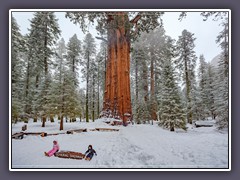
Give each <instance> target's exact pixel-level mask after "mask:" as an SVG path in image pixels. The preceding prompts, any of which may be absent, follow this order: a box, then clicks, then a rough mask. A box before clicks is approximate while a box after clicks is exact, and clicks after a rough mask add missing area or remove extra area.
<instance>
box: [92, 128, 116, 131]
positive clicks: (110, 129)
mask: <svg viewBox="0 0 240 180" xmlns="http://www.w3.org/2000/svg"><path fill="white" fill-rule="evenodd" d="M95 129H96V130H97V131H119V129H112V128H95Z"/></svg>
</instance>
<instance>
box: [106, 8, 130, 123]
mask: <svg viewBox="0 0 240 180" xmlns="http://www.w3.org/2000/svg"><path fill="white" fill-rule="evenodd" d="M128 23H129V19H128V16H127V14H126V12H118V16H117V17H115V18H113V17H112V16H111V15H109V17H108V24H109V27H110V28H109V29H108V57H107V58H108V60H107V70H106V84H105V93H104V104H103V115H104V116H107V117H113V118H119V119H122V120H123V124H126V121H127V120H128V119H129V118H130V117H131V115H132V107H131V96H130V75H129V73H130V72H129V71H130V39H129V29H128V28H127V27H128V26H127V25H128Z"/></svg>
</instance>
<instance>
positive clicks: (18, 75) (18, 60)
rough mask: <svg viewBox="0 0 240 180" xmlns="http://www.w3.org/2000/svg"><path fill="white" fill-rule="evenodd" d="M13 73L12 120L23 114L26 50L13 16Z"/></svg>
mask: <svg viewBox="0 0 240 180" xmlns="http://www.w3.org/2000/svg"><path fill="white" fill-rule="evenodd" d="M11 38H12V44H11V68H12V69H11V74H12V92H11V94H12V120H14V121H15V122H16V121H17V120H18V117H19V115H20V114H23V112H24V107H23V90H24V89H23V88H24V79H23V78H24V74H23V72H24V69H25V64H24V60H23V55H24V54H23V53H24V52H25V51H26V46H25V40H24V37H23V36H22V35H21V33H20V29H19V26H18V24H17V22H16V19H15V18H14V17H13V16H12V17H11Z"/></svg>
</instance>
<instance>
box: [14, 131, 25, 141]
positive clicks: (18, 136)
mask: <svg viewBox="0 0 240 180" xmlns="http://www.w3.org/2000/svg"><path fill="white" fill-rule="evenodd" d="M23 135H24V133H23V132H20V133H15V134H13V135H12V138H13V139H23Z"/></svg>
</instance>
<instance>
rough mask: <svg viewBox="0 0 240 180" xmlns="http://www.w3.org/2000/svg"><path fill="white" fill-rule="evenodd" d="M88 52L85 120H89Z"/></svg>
mask: <svg viewBox="0 0 240 180" xmlns="http://www.w3.org/2000/svg"><path fill="white" fill-rule="evenodd" d="M89 61H90V57H89V53H88V59H87V85H86V86H87V88H86V122H89V116H88V83H89Z"/></svg>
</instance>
